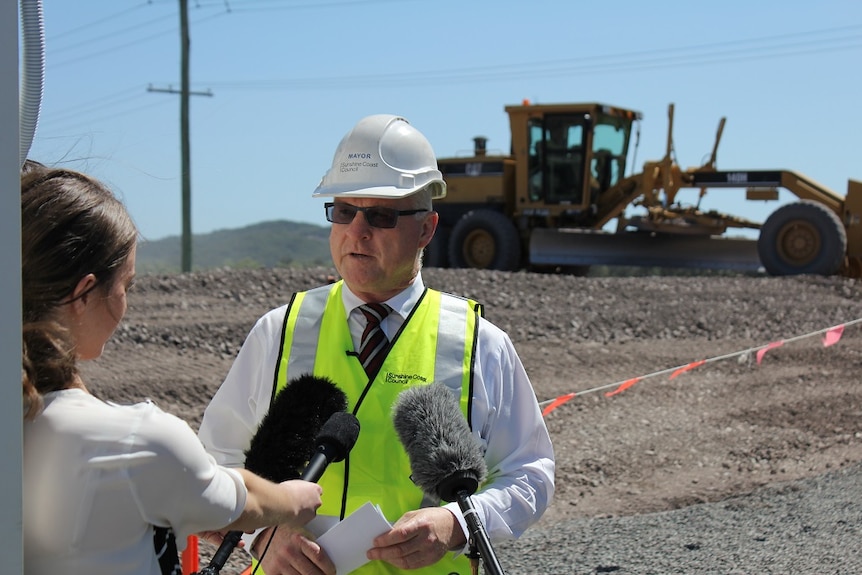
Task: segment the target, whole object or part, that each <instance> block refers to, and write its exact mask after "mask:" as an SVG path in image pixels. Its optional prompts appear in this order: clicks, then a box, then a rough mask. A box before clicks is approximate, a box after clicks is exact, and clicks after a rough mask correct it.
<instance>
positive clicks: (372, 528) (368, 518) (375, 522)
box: [317, 502, 392, 575]
mask: <svg viewBox="0 0 862 575" xmlns="http://www.w3.org/2000/svg"><path fill="white" fill-rule="evenodd" d="M390 529H392V525H391V524H390V523H389V521H387V520H386V517H384V516H383V513H381V512H380V508H379V507H378V506H377V505H373V504H372V503H371V502H368V503H366V504H365V505H363V506H362V507H360V508H359V509H357V510H356V511H354V512H353V513H351V514H350V515H348V516H347V517H345V518H344V521H341V522H340V523H338V524H337V525H335V526H334V527H332V528H331V529H330V530H329V531H327V532H326V533H324V534H323V535H321V536H320V537H318V538H317V544H318V545H320V546H321V547H323V550H324V551H326V554H327V555H329V558H330V559H332V562H333V563H335V568H336V572H337V573H338V575H347V574H348V573H350V572H351V571H353V570H354V569H359V568H360V567H362V566H363V565H365V564H366V563H368V558H366V557H365V552H366V551H368V550H369V549H370V548H371V542H372V541H374V538H375V537H377V536H378V535H381V534H383V533H386V532H387V531H389V530H390Z"/></svg>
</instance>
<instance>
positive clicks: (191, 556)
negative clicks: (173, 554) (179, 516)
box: [182, 535, 199, 575]
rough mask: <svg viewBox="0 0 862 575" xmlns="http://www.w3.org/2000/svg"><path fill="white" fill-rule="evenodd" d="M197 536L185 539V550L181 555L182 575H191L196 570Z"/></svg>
mask: <svg viewBox="0 0 862 575" xmlns="http://www.w3.org/2000/svg"><path fill="white" fill-rule="evenodd" d="M198 557H199V556H198V536H197V535H189V536H188V539H186V548H185V549H183V553H182V568H183V575H191V574H192V573H196V572H197V570H198V561H199V559H198Z"/></svg>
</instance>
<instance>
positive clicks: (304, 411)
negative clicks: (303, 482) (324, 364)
mask: <svg viewBox="0 0 862 575" xmlns="http://www.w3.org/2000/svg"><path fill="white" fill-rule="evenodd" d="M345 409H347V397H346V396H345V395H344V392H343V391H341V390H340V389H338V387H337V386H336V385H335V384H334V383H333V382H332V381H330V380H329V379H327V378H324V377H316V376H313V375H310V374H305V375H302V376H300V377H298V378H296V379H292V380H290V381H289V382H288V383H287V385H286V386H285V387H284V389H282V390H281V391H280V392H279V393H278V394H277V395H276V396H275V398H274V399H273V401H272V404H271V405H270V407H269V411H268V412H267V414H266V415H265V416H264V418H263V419H262V420H261V422H260V426H259V427H258V429H257V431H256V432H255V435H254V437H252V440H251V443H250V445H249V448H248V450H246V452H245V467H246V469H248V470H249V471H252V472H254V473H256V474H258V475H260V476H262V477H265V478H267V479H269V480H270V481H276V482H281V481H287V480H288V479H299V477H300V473H301V471H302V468H303V467H304V466H305V464H306V463H308V461H309V459H311V456H312V455H313V453H314V449H315V438H316V437H317V435H318V433H320V430H321V428H322V427H323V424H324V422H326V421H327V420H328V419H329V418H330V417H331V416H332V414H333V413H336V412H343V411H344V410H345Z"/></svg>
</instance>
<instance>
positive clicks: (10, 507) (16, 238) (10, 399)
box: [0, 2, 24, 575]
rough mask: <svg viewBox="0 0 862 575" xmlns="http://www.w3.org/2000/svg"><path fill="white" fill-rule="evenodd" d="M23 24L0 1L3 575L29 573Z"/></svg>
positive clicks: (0, 511) (15, 4)
mask: <svg viewBox="0 0 862 575" xmlns="http://www.w3.org/2000/svg"><path fill="white" fill-rule="evenodd" d="M18 22H19V19H18V2H0V134H2V136H0V246H5V247H4V248H3V249H0V270H2V273H0V382H3V384H2V385H0V428H2V429H0V453H3V454H4V462H3V465H0V492H2V493H3V504H2V505H0V557H2V558H3V559H2V562H3V568H2V571H3V573H10V574H13V575H14V574H19V575H20V574H23V573H24V544H23V531H22V521H21V517H22V510H21V505H22V504H21V499H22V497H21V494H22V489H23V485H22V481H21V461H22V457H21V445H22V432H21V430H22V426H21V396H20V393H21V392H20V391H18V384H17V383H16V382H17V381H19V380H20V378H21V249H20V246H21V201H20V198H19V196H20V193H19V190H20V188H21V184H20V169H21V166H20V165H19V164H18V154H19V150H18V138H19V135H18V85H19V72H18Z"/></svg>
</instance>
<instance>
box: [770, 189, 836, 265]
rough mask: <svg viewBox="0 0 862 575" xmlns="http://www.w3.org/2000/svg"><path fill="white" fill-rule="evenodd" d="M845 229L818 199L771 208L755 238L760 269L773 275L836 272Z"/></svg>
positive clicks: (833, 213)
mask: <svg viewBox="0 0 862 575" xmlns="http://www.w3.org/2000/svg"><path fill="white" fill-rule="evenodd" d="M846 252H847V232H846V230H845V229H844V225H843V224H842V223H841V220H840V219H839V218H838V215H837V214H836V213H835V212H833V211H832V210H830V209H829V208H827V207H826V206H825V205H824V204H821V203H820V202H815V201H810V200H802V201H799V202H794V203H792V204H787V205H784V206H782V207H780V208H778V209H777V210H775V211H774V212H773V213H772V214H771V215H770V216H769V217H768V218H767V219H766V222H764V224H763V226H762V227H761V229H760V237H759V238H758V240H757V253H758V255H759V256H760V263H761V264H763V268H764V269H765V270H766V271H767V273H769V274H770V275H773V276H787V275H798V274H818V275H823V276H830V275H833V274H835V273H836V272H838V270H839V268H840V267H841V264H842V263H843V262H844V256H845V254H846Z"/></svg>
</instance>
